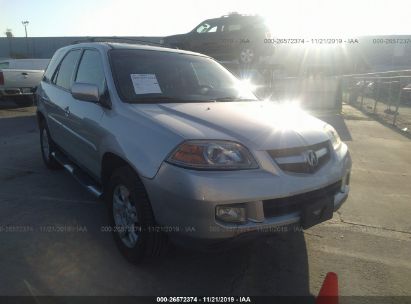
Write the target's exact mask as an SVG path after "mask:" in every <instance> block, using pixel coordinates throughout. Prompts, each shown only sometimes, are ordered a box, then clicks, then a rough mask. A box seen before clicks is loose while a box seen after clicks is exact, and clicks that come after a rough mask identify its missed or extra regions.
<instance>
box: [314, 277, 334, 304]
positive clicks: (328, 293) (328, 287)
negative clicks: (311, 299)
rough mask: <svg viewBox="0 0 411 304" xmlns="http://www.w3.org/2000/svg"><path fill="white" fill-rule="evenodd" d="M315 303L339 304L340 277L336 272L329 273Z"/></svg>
mask: <svg viewBox="0 0 411 304" xmlns="http://www.w3.org/2000/svg"><path fill="white" fill-rule="evenodd" d="M315 304H338V277H337V274H336V273H335V272H329V273H327V275H326V277H325V279H324V282H323V285H322V286H321V289H320V292H319V293H318V296H317V299H316V301H315Z"/></svg>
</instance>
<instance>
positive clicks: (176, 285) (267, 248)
mask: <svg viewBox="0 0 411 304" xmlns="http://www.w3.org/2000/svg"><path fill="white" fill-rule="evenodd" d="M138 268H139V269H141V270H142V269H144V270H147V271H148V272H150V273H152V275H153V276H155V281H156V282H157V283H158V285H159V286H162V292H161V293H163V294H164V293H165V294H184V295H185V294H190V295H250V296H251V295H253V296H266V295H277V296H278V295H281V296H310V291H309V273H308V257H307V250H306V244H305V239H304V234H303V233H302V232H301V231H290V232H281V233H277V234H275V235H272V236H270V237H264V238H259V239H257V240H255V241H253V242H250V243H244V244H243V245H242V246H240V247H236V248H230V249H227V250H224V251H218V252H198V251H193V250H189V249H184V248H182V247H172V249H171V250H170V252H169V253H168V254H167V255H166V256H164V257H162V258H161V259H156V260H151V261H149V262H148V263H146V264H144V265H142V266H138ZM153 279H154V278H153Z"/></svg>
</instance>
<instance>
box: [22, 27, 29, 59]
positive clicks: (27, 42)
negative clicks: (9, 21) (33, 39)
mask: <svg viewBox="0 0 411 304" xmlns="http://www.w3.org/2000/svg"><path fill="white" fill-rule="evenodd" d="M21 24H23V26H24V31H25V32H26V48H27V56H28V55H29V40H28V38H27V26H28V25H29V22H28V21H27V20H26V21H22V22H21Z"/></svg>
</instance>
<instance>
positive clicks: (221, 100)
mask: <svg viewBox="0 0 411 304" xmlns="http://www.w3.org/2000/svg"><path fill="white" fill-rule="evenodd" d="M214 100H215V101H219V102H224V101H257V100H258V99H254V98H241V97H234V96H227V97H220V98H215V99H214Z"/></svg>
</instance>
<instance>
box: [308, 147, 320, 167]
mask: <svg viewBox="0 0 411 304" xmlns="http://www.w3.org/2000/svg"><path fill="white" fill-rule="evenodd" d="M307 163H308V165H309V166H310V167H311V168H314V167H316V166H317V165H318V158H317V154H315V152H314V151H313V150H308V151H307Z"/></svg>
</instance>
